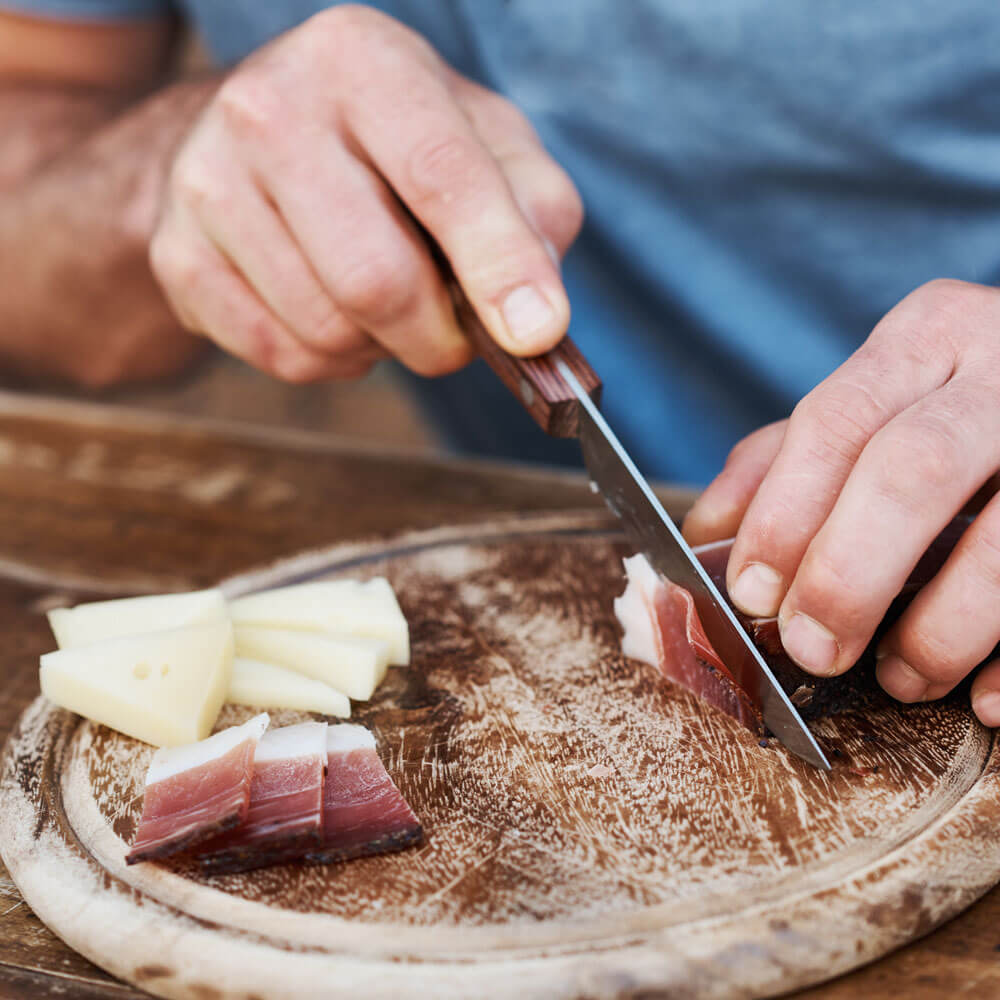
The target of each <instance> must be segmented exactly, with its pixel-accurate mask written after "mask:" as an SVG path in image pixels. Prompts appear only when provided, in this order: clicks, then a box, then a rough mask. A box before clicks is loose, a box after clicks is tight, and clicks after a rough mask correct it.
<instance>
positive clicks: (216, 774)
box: [125, 712, 268, 865]
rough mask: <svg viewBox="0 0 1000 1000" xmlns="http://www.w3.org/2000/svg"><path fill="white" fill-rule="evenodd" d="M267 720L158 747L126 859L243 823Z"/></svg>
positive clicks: (145, 857) (147, 856) (161, 853)
mask: <svg viewBox="0 0 1000 1000" xmlns="http://www.w3.org/2000/svg"><path fill="white" fill-rule="evenodd" d="M267 724H268V716H267V713H266V712H265V713H262V714H261V715H257V716H254V718H252V719H251V720H250V721H249V722H245V723H243V725H241V726H231V727H230V728H229V729H223V730H222V731H221V732H218V733H216V734H215V735H214V736H209V737H208V739H205V740H201V741H200V742H198V743H189V744H187V745H185V746H179V747H172V748H170V749H165V750H158V751H157V752H156V753H155V754H154V755H153V759H152V761H151V762H150V765H149V770H148V771H147V772H146V794H145V798H144V799H143V803H142V818H141V819H140V820H139V829H138V830H137V831H136V835H135V841H134V843H133V844H132V849H131V851H129V853H128V854H127V855H126V857H125V860H126V862H127V863H128V864H130V865H132V864H135V863H136V862H137V861H151V860H153V859H154V858H165V857H169V856H170V855H171V854H177V853H178V852H180V851H184V850H187V849H188V848H191V847H193V846H194V845H195V844H197V843H199V842H200V841H203V840H207V839H208V838H209V837H212V836H215V835H216V834H219V833H222V832H223V831H225V830H229V829H231V828H233V827H236V826H238V825H239V824H240V823H242V822H243V821H244V819H245V818H246V815H247V810H248V807H249V805H250V783H251V780H252V778H253V770H254V754H255V751H256V749H257V742H258V740H259V739H260V738H261V736H262V735H263V734H264V731H265V730H266V729H267Z"/></svg>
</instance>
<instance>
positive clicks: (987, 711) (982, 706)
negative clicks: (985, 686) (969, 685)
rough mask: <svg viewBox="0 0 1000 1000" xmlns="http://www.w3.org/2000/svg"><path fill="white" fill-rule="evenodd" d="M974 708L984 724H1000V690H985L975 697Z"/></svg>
mask: <svg viewBox="0 0 1000 1000" xmlns="http://www.w3.org/2000/svg"><path fill="white" fill-rule="evenodd" d="M972 710H973V711H974V712H975V713H976V715H977V716H978V717H979V721H980V722H981V723H982V724H983V725H984V726H1000V691H984V692H983V693H982V694H981V695H979V696H978V697H976V698H975V699H973V702H972Z"/></svg>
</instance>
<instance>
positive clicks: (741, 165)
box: [0, 0, 1000, 484]
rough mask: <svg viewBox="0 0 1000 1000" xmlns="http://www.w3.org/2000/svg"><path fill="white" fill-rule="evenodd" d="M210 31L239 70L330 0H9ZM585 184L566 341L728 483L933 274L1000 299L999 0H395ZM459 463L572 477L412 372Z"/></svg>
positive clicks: (676, 468)
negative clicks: (767, 436)
mask: <svg viewBox="0 0 1000 1000" xmlns="http://www.w3.org/2000/svg"><path fill="white" fill-rule="evenodd" d="M0 6H6V7H14V8H20V9H22V10H26V11H29V12H34V13H39V14H48V15H53V16H63V17H67V16H69V17H80V18H86V17H121V16H129V15H134V16H145V15H148V14H149V13H150V12H151V11H152V10H154V9H155V8H157V7H158V6H159V8H161V9H164V10H167V9H169V10H173V11H177V12H179V13H181V14H182V15H183V16H185V17H186V18H188V19H189V20H190V22H191V23H192V24H194V25H195V26H196V27H197V28H198V30H199V31H200V32H201V33H202V35H203V36H204V38H205V39H206V41H207V43H208V45H209V47H210V48H211V50H212V51H213V52H214V54H215V56H216V57H217V58H218V60H219V61H220V63H222V64H232V63H234V62H236V61H238V60H239V59H241V58H242V57H243V56H245V55H246V54H248V53H249V52H251V51H253V50H254V49H255V48H257V47H258V46H260V45H261V44H263V43H264V42H266V41H268V40H269V39H271V38H273V37H274V36H275V35H277V34H279V33H281V32H282V31H284V30H286V29H288V28H290V27H292V26H294V25H295V24H297V23H299V22H301V21H302V20H304V19H305V18H306V17H308V16H309V15H311V14H313V13H314V12H316V11H317V10H319V9H321V8H322V7H324V6H326V5H325V4H323V3H321V2H318V0H269V2H266V3H265V2H261V0H177V2H176V3H170V4H167V3H159V4H157V2H156V0H0ZM372 6H376V7H378V8H380V9H381V10H383V11H385V12H386V13H388V14H391V15H393V16H394V17H397V18H399V19H400V20H402V21H404V22H405V23H407V24H408V25H410V26H411V27H413V28H415V29H416V30H417V31H419V32H420V33H421V34H423V35H424V36H425V37H426V38H427V39H428V40H429V41H430V42H431V43H432V44H434V45H435V46H436V48H437V49H438V51H439V52H440V53H441V54H442V56H443V57H444V58H445V59H447V60H448V61H449V62H450V63H451V64H452V65H454V66H455V67H456V68H457V69H458V70H460V71H461V72H463V73H465V74H467V75H468V76H470V77H472V78H474V79H476V80H478V81H479V82H480V83H483V84H484V85H486V86H489V87H492V88H493V89H495V90H497V91H499V92H501V93H503V94H505V95H507V96H508V97H510V98H511V99H512V100H513V101H514V102H515V103H517V104H518V105H519V106H520V107H521V109H522V110H523V111H524V112H525V113H526V114H527V115H528V117H529V118H530V119H531V120H532V122H533V123H534V125H535V127H536V128H537V129H538V131H539V133H540V135H541V137H542V139H543V140H544V142H545V144H546V146H547V147H548V149H549V150H550V151H551V153H552V154H553V155H554V157H555V158H556V159H557V160H558V161H559V162H560V163H561V164H562V165H563V166H564V167H565V168H566V169H567V170H568V172H569V174H570V175H571V176H572V178H573V180H574V181H575V182H576V184H577V186H578V187H579V189H580V191H581V193H582V195H583V199H584V203H585V205H586V209H587V221H586V224H585V227H584V231H583V233H582V234H581V236H580V239H579V241H578V242H577V244H576V246H575V247H574V248H573V250H572V251H571V252H570V254H569V256H568V257H567V259H566V261H565V265H564V274H565V280H566V284H567V287H568V290H569V294H570V301H571V303H572V307H573V321H572V326H571V333H572V335H573V337H574V338H575V339H576V341H577V343H578V344H579V345H580V347H581V348H582V350H583V351H584V353H585V354H586V355H587V357H588V358H589V359H590V360H591V362H592V363H593V365H594V367H595V368H596V369H597V371H598V372H599V373H600V375H601V376H602V378H603V379H604V382H605V389H604V403H603V407H604V410H605V413H606V414H607V417H608V419H609V422H610V423H611V424H612V426H613V427H614V428H615V429H616V430H617V431H618V433H619V435H620V436H621V437H622V439H623V440H624V442H625V444H626V445H627V447H628V448H629V449H630V450H631V451H632V453H633V455H634V457H635V458H636V461H637V463H638V464H639V466H640V468H642V469H643V470H644V471H645V472H646V473H647V474H649V475H651V476H656V477H658V478H661V479H670V480H673V481H681V482H689V483H694V484H698V483H705V482H707V481H708V480H709V479H710V478H711V477H712V476H713V475H714V474H715V473H716V472H717V471H718V469H719V468H720V467H721V465H722V462H723V460H724V459H725V456H726V454H727V452H728V450H729V449H730V448H731V447H732V445H733V444H735V443H736V441H737V440H739V438H741V437H742V436H743V435H745V434H747V433H749V432H750V431H751V430H753V429H754V428H756V427H758V426H760V425H761V424H763V423H766V422H768V421H771V420H776V419H779V418H781V417H783V416H786V415H787V414H788V413H789V411H790V410H791V408H792V406H793V405H794V404H795V402H796V401H797V400H798V399H799V398H800V397H801V396H803V395H804V394H805V393H807V392H808V391H809V390H810V389H811V388H812V387H813V386H814V385H815V384H816V383H817V382H818V381H820V380H821V379H822V378H823V377H825V376H826V375H827V374H828V373H829V372H830V371H832V370H833V368H835V367H836V366H837V365H838V364H839V363H840V362H841V361H843V360H844V359H845V358H846V357H847V356H848V355H849V354H850V353H851V352H852V351H853V350H854V349H855V348H856V347H857V346H858V345H859V344H860V343H861V342H862V341H863V340H864V339H865V337H866V336H867V335H868V333H869V332H870V330H871V328H872V327H873V326H874V325H875V323H876V322H877V321H878V320H879V318H880V317H881V316H882V315H883V314H884V313H885V312H887V311H888V310H889V309H890V308H891V307H892V306H893V305H894V304H895V303H896V302H897V301H899V299H901V298H902V297H903V296H905V295H906V294H907V293H908V292H910V291H911V290H913V289H914V288H915V287H916V286H918V285H920V284H921V283H923V282H925V281H928V280H930V279H932V278H936V277H952V278H962V279H965V280H969V281H976V282H982V283H986V284H1000V4H998V3H997V2H996V0H949V2H948V3H941V2H940V0H878V2H877V3H872V2H871V0H841V2H839V3H836V4H807V3H802V2H801V0H719V2H716V3H705V2H704V0H627V2H623V0H618V2H612V0H544V2H542V0H382V2H379V3H375V4H372ZM414 384H415V385H416V386H417V391H418V392H419V393H420V395H421V396H422V398H423V399H424V400H425V402H426V404H427V406H428V408H429V411H430V412H431V413H432V414H434V415H435V417H436V419H437V420H438V421H439V422H440V423H441V426H442V427H443V428H444V429H445V431H446V433H447V434H448V436H449V439H450V440H451V442H452V443H453V444H454V445H455V447H457V448H459V449H461V450H464V451H469V452H479V453H484V454H490V455H495V456H504V457H511V458H516V459H523V460H540V461H577V460H578V457H577V452H576V451H575V449H574V448H572V447H570V446H569V445H568V444H567V443H565V442H562V443H560V442H550V441H548V440H547V439H546V438H545V437H544V436H543V435H542V434H540V432H538V431H537V430H536V429H535V428H534V426H533V425H532V424H531V423H530V421H529V420H528V419H527V418H526V417H525V416H524V415H523V413H522V412H521V411H520V408H519V407H518V406H517V404H516V403H514V402H513V401H512V400H511V399H509V398H508V396H507V395H506V391H505V390H503V389H501V388H500V387H499V385H498V383H497V382H496V380H495V379H494V378H493V377H492V375H491V374H490V373H489V372H488V371H486V370H485V368H484V367H483V366H482V365H481V364H477V365H473V366H472V367H471V368H470V369H468V370H467V371H465V372H463V373H460V374H458V375H455V376H450V377H448V378H446V379H440V380H435V381H434V382H433V383H430V382H426V381H423V380H418V379H414Z"/></svg>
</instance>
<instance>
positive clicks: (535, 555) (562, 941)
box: [0, 515, 1000, 1000]
mask: <svg viewBox="0 0 1000 1000" xmlns="http://www.w3.org/2000/svg"><path fill="white" fill-rule="evenodd" d="M625 551H626V550H625V548H624V546H623V544H622V543H621V542H620V541H618V540H617V539H616V538H615V537H614V536H613V535H612V534H611V533H610V532H609V531H608V526H607V523H606V522H605V521H604V520H603V518H598V517H595V516H592V515H565V516H547V517H535V518H530V519H516V520H514V519H511V520H507V521H494V522H492V523H490V524H485V525H482V526H479V527H473V528H469V527H464V528H459V529H442V530H439V531H435V532H430V533H423V534H418V535H410V536H408V537H406V538H403V539H400V540H397V541H395V542H391V543H384V544H372V545H360V546H359V545H355V546H348V547H340V548H338V549H334V550H331V551H328V552H324V553H314V554H311V555H308V556H305V557H301V558H300V559H299V560H297V561H292V562H291V563H289V564H284V565H282V566H279V567H275V568H272V569H270V570H267V571H264V572H262V573H260V574H254V575H252V576H247V577H243V578H241V579H239V580H234V581H230V582H229V583H228V584H227V585H226V586H227V587H228V589H229V590H230V592H232V593H237V592H240V591H243V590H247V589H253V588H256V587H259V586H261V585H266V584H267V583H269V582H273V581H275V580H285V579H287V578H288V577H289V575H290V574H291V575H293V576H303V577H304V576H309V575H317V574H318V575H324V576H331V577H333V576H339V575H348V576H355V577H367V576H370V575H375V574H385V575H387V576H388V577H389V578H390V579H391V580H392V582H393V584H394V586H395V587H396V588H397V591H398V593H399V596H400V602H401V604H402V605H403V609H404V611H405V612H406V614H407V617H408V619H409V620H410V622H411V625H412V635H413V663H412V666H410V667H409V668H400V669H394V670H392V671H391V672H390V675H389V677H388V679H387V681H386V682H385V684H384V685H383V686H382V687H381V688H380V689H379V691H378V692H377V693H376V696H375V697H374V698H373V700H372V701H371V702H370V703H368V704H364V705H357V706H356V712H355V718H356V719H357V720H358V721H360V722H363V723H364V724H366V725H368V726H370V727H371V728H372V729H373V730H374V731H375V733H376V735H377V738H378V745H379V750H380V753H381V755H382V758H383V760H384V761H385V763H386V766H387V767H388V769H389V772H390V773H391V774H392V776H393V778H394V779H395V780H396V782H397V783H398V784H399V786H400V788H401V789H402V791H403V793H404V795H405V796H406V797H407V799H408V800H409V801H410V803H411V804H412V805H413V807H414V808H415V810H416V811H417V813H418V814H419V815H420V817H421V818H422V820H423V822H424V825H425V829H426V841H425V843H424V845H423V846H422V847H420V848H419V849H413V850H409V851H406V852H403V853H401V854H397V855H389V856H384V857H380V858H371V859H365V860H360V861H354V862H349V863H347V864H341V865H335V866H329V867H325V868H316V867H312V868H306V867H297V866H286V867H281V868H274V869H270V870H266V871H261V872H256V873H252V874H250V875H242V876H226V877H217V878H214V879H213V878H201V877H199V876H197V875H195V874H193V873H192V872H190V871H186V870H184V869H183V868H181V867H166V866H158V865H152V864H146V865H137V866H135V867H132V868H127V867H126V866H125V865H124V862H123V857H124V854H125V851H126V845H127V843H128V842H129V841H130V840H131V837H132V835H133V833H134V830H135V824H136V821H137V818H138V814H139V811H140V805H141V790H142V778H143V774H144V772H145V768H146V765H147V763H148V760H149V757H150V755H151V753H152V751H151V749H150V748H148V747H146V746H145V745H143V744H140V743H137V742H136V741H134V740H131V739H129V738H127V737H124V736H121V735H119V734H117V733H114V732H112V731H110V730H108V729H106V728H103V727H99V726H93V725H91V724H89V723H86V722H83V721H82V720H81V719H79V718H78V717H77V716H74V715H72V714H70V713H68V712H64V711H61V710H58V709H55V708H54V707H52V706H51V705H50V704H49V703H47V702H46V701H45V700H44V699H41V698H39V699H38V700H37V701H36V702H35V703H34V704H33V705H32V706H31V707H30V708H29V709H28V710H27V712H26V713H25V715H24V716H23V717H22V719H21V721H20V723H19V725H18V728H17V729H16V731H15V732H14V734H13V735H12V737H11V741H10V743H9V745H8V748H7V753H6V758H5V763H4V771H3V778H2V794H3V800H2V801H3V808H2V812H0V845H2V851H3V857H4V860H5V861H6V863H7V866H8V867H9V869H10V871H11V874H12V875H13V877H14V879H15V880H16V882H17V884H18V886H19V888H20V889H21V891H22V893H23V894H24V896H25V898H26V899H27V901H28V903H29V904H30V905H31V906H32V907H33V908H34V910H35V911H36V912H37V913H38V915H39V916H40V917H41V918H42V920H44V921H45V923H46V924H48V925H49V927H51V928H52V929H53V930H54V931H55V932H56V933H57V934H59V935H60V936H61V937H63V938H64V939H65V940H66V941H67V942H68V943H69V944H70V945H72V946H73V947H74V948H76V949H78V950H79V951H81V952H82V953H83V954H85V955H87V956H88V957H89V958H91V959H92V960H93V961H94V962H96V963H97V964H99V965H101V966H102V967H104V968H105V969H107V970H109V971H110V972H112V973H114V974H115V975H117V976H120V977H121V978H123V979H126V980H129V981H130V982H132V983H135V984H137V985H139V986H142V987H144V988H146V989H147V990H150V991H151V992H153V993H157V994H160V995H162V996H167V997H185V998H188V997H189V998H194V1000H229V998H233V1000H235V998H242V1000H251V998H257V1000H263V998H272V997H273V998H277V997H296V998H298V997H313V996H326V997H345V998H347V997H350V998H358V997H379V998H382V997H384V998H390V997H392V998H395V997H401V996H428V997H435V998H450V997H479V996H494V997H510V998H518V1000H527V998H532V997H539V998H543V997H544V998H562V997H588V998H589V997H622V996H644V997H647V996H654V995H661V994H662V995H669V996H671V997H685V996H699V997H713V996H745V995H766V994H773V993H778V992H783V991H786V990H790V989H793V988H795V987H799V986H804V985H806V984H809V983H813V982H816V981H819V980H822V979H825V978H828V977H831V976H834V975H836V974H838V973H841V972H844V971H846V970H848V969H850V968H852V967H854V966H857V965H859V964H862V963H864V962H868V961H870V960H871V959H873V958H876V957H877V956H879V955H881V954H883V953H885V952H886V951H888V950H890V949H892V948H895V947H897V946H899V945H901V944H903V943H904V942H906V941H908V940H911V939H912V938H913V937H915V936H918V935H920V934H924V933H926V932H927V931H929V930H930V929H931V928H933V927H934V926H936V925H937V924H939V923H940V922H941V921H943V920H945V919H947V918H948V917H949V916H951V915H953V914H955V913H956V912H958V911H959V910H960V909H962V908H963V907H965V906H967V905H968V904H969V903H971V902H972V901H973V900H974V899H976V898H977V897H978V896H980V895H981V894H982V893H984V892H985V891H986V890H987V889H988V888H990V887H991V886H992V885H993V884H994V883H996V882H997V881H998V880H1000V823H997V822H996V817H997V790H998V777H997V775H998V761H1000V755H998V754H997V751H996V748H995V745H994V742H993V738H992V734H991V733H989V732H988V731H987V730H984V729H983V728H982V727H981V726H979V725H978V723H977V722H976V721H975V720H974V719H973V718H972V716H971V715H970V713H969V712H968V710H967V709H966V708H964V707H963V706H962V705H961V704H959V703H957V702H956V703H949V704H942V705H923V706H914V707H910V708H904V707H901V706H894V705H890V704H885V705H884V706H882V707H880V708H878V709H877V710H875V711H874V712H871V713H869V714H868V715H867V716H865V717H861V716H859V715H855V714H846V715H843V716H841V717H839V718H836V719H833V720H827V721H824V722H821V723H817V724H816V725H815V729H816V732H817V735H818V737H819V739H820V741H821V742H822V744H823V745H824V747H825V748H826V749H827V750H828V752H829V753H830V754H832V756H833V759H834V761H835V764H834V768H833V771H832V772H831V773H824V772H820V771H817V770H813V769H812V768H810V767H809V766H808V765H806V764H803V763H801V762H800V761H798V760H797V759H795V758H794V757H792V756H790V755H789V754H788V753H786V752H785V751H784V750H783V749H782V748H781V747H779V746H777V745H775V744H774V743H773V742H772V744H771V745H770V746H768V747H761V746H759V745H758V742H757V740H756V739H754V738H753V737H751V736H750V735H749V734H748V733H747V732H746V731H745V730H743V729H741V728H740V727H739V726H738V725H736V724H735V723H734V722H732V721H731V720H730V719H729V718H727V717H725V716H722V715H721V714H719V713H718V712H716V711H714V710H712V709H708V708H704V707H703V706H701V705H700V704H699V703H698V702H696V701H695V700H694V699H693V698H692V697H690V696H689V695H688V694H687V693H686V692H684V691H682V690H679V689H677V688H675V687H673V686H671V685H668V684H666V683H665V682H663V681H662V680H661V678H660V676H659V675H658V673H657V672H656V671H655V670H653V669H651V668H649V667H647V666H644V665H642V664H639V663H636V662H633V661H630V660H625V659H624V658H623V657H622V656H621V654H620V652H619V648H618V642H619V640H618V630H617V627H616V623H615V621H614V618H613V616H612V613H611V603H612V599H613V597H614V596H615V595H616V593H618V592H620V590H621V589H622V572H621V563H620V557H621V555H622V553H623V552H625ZM249 714H250V711H249V710H246V709H242V708H237V707H229V708H227V709H226V710H225V712H224V716H223V718H221V719H220V722H219V725H220V726H222V725H228V724H231V723H233V722H236V721H239V720H241V719H243V718H246V717H247V716H248V715H249ZM275 716H276V721H277V722H278V723H279V724H283V723H286V722H291V721H294V720H296V719H298V718H301V716H300V715H298V714H296V713H291V712H277V713H275Z"/></svg>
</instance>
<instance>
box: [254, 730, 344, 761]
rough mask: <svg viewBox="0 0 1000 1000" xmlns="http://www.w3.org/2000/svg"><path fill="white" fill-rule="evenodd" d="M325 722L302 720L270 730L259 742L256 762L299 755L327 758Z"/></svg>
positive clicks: (288, 758)
mask: <svg viewBox="0 0 1000 1000" xmlns="http://www.w3.org/2000/svg"><path fill="white" fill-rule="evenodd" d="M326 730H327V724H326V723H325V722H300V723H298V725H295V726H282V727H281V728H280V729H271V730H268V732H266V733H265V734H264V735H263V736H262V737H261V739H260V742H259V743H258V744H257V755H256V756H255V757H254V761H255V762H260V761H271V760H295V759H297V758H299V757H322V758H323V759H324V760H325V759H326Z"/></svg>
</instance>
